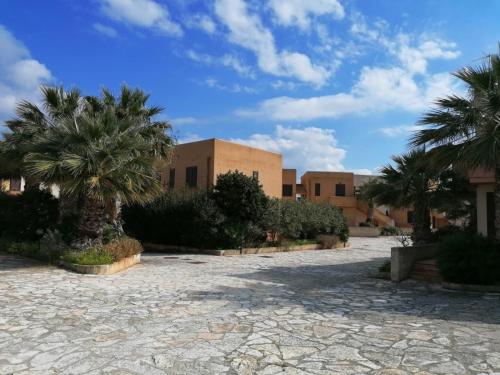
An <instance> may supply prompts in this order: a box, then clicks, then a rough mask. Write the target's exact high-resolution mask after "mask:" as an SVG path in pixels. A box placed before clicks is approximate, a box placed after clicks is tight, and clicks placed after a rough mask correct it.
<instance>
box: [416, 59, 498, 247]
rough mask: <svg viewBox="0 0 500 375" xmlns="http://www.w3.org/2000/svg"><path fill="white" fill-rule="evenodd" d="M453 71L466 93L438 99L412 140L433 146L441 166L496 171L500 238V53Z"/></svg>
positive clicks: (434, 153)
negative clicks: (475, 64) (459, 166)
mask: <svg viewBox="0 0 500 375" xmlns="http://www.w3.org/2000/svg"><path fill="white" fill-rule="evenodd" d="M454 75H455V77H457V78H458V79H459V80H460V81H462V83H463V84H464V85H465V86H466V88H467V94H466V95H465V96H457V95H450V96H448V97H445V98H442V99H439V100H438V101H437V102H436V104H437V107H436V108H435V109H433V110H431V111H429V112H428V113H426V114H425V115H424V116H423V118H422V119H421V120H420V124H421V125H424V126H426V128H425V129H422V130H420V131H419V132H417V133H416V134H415V135H414V136H413V137H412V139H411V144H412V145H414V146H423V145H427V147H430V148H432V150H431V154H432V157H433V161H434V163H437V164H440V165H442V166H448V165H451V164H453V165H461V166H464V167H465V168H470V169H474V168H485V169H488V170H492V171H494V172H495V176H496V179H497V184H496V190H495V203H496V220H495V227H496V238H497V239H499V240H500V54H492V55H490V56H487V57H486V58H485V59H484V62H483V63H482V64H481V65H479V66H474V67H472V66H469V67H465V68H463V69H461V70H459V71H458V72H456V73H455V74H454Z"/></svg>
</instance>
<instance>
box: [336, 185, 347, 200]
mask: <svg viewBox="0 0 500 375" xmlns="http://www.w3.org/2000/svg"><path fill="white" fill-rule="evenodd" d="M335 195H336V196H337V197H345V185H344V184H336V185H335Z"/></svg>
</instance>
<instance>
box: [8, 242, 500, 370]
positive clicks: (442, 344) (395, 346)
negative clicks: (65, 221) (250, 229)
mask: <svg viewBox="0 0 500 375" xmlns="http://www.w3.org/2000/svg"><path fill="white" fill-rule="evenodd" d="M350 242H351V244H352V247H351V249H349V250H331V251H317V252H312V251H306V252H293V253H277V254H272V255H265V256H264V255H245V256H244V257H211V256H207V255H205V256H204V255H168V256H166V255H164V254H163V255H162V254H145V255H144V256H143V263H142V264H141V265H138V266H135V267H133V268H131V269H129V270H127V271H125V272H123V273H121V274H116V275H109V276H94V275H79V274H75V273H70V272H67V271H65V270H62V269H57V268H54V267H46V266H41V265H39V264H37V263H34V262H30V261H27V260H22V259H19V258H14V257H11V256H1V255H0V374H44V375H45V374H153V375H154V374H169V375H170V374H189V375H193V374H249V375H250V374H270V375H273V374H379V375H380V374H386V375H389V374H392V375H399V374H420V375H423V374H500V296H499V295H498V294H476V293H462V292H454V291H447V290H444V289H440V288H439V287H436V286H429V285H426V284H423V283H420V282H415V281H407V282H404V283H401V284H393V283H391V282H390V281H385V280H380V279H374V278H371V277H370V274H372V273H373V272H374V271H375V270H376V267H377V266H378V265H380V264H382V263H383V261H384V260H386V259H388V257H389V254H390V247H391V246H394V245H395V242H394V240H393V239H391V238H370V239H363V238H353V239H352V240H351V241H350Z"/></svg>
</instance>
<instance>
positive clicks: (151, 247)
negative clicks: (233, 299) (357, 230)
mask: <svg viewBox="0 0 500 375" xmlns="http://www.w3.org/2000/svg"><path fill="white" fill-rule="evenodd" d="M143 246H144V248H145V249H146V250H148V251H157V252H172V253H173V252H177V253H188V254H207V255H217V256H235V255H247V254H268V253H284V252H289V251H307V250H330V249H323V248H322V247H321V245H320V244H310V245H300V246H290V247H249V248H245V249H241V250H240V249H226V250H211V249H196V248H193V247H185V246H173V245H161V244H152V243H145V244H143ZM348 247H350V245H349V243H343V242H340V243H338V244H337V245H335V246H334V247H333V249H344V248H348Z"/></svg>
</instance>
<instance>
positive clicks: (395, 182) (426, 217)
mask: <svg viewBox="0 0 500 375" xmlns="http://www.w3.org/2000/svg"><path fill="white" fill-rule="evenodd" d="M425 156H426V154H425V150H424V149H422V148H421V149H414V150H412V151H409V152H408V153H407V154H404V155H400V156H394V157H393V158H392V160H393V161H394V163H395V166H393V165H391V164H388V165H386V166H384V167H383V168H382V169H381V170H380V172H381V176H380V177H379V178H378V179H377V180H375V182H373V183H372V184H370V189H367V191H366V193H367V194H370V195H371V197H372V198H373V199H374V201H375V202H376V203H377V204H380V205H390V206H392V207H395V208H400V207H405V208H413V210H414V215H413V222H412V226H413V234H412V239H413V242H414V243H415V244H419V243H426V242H428V241H429V239H430V237H431V223H430V210H431V201H432V193H433V190H434V187H433V186H434V184H433V181H436V180H438V178H437V175H436V173H435V171H433V170H430V169H429V168H427V163H425V162H424V160H425Z"/></svg>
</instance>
